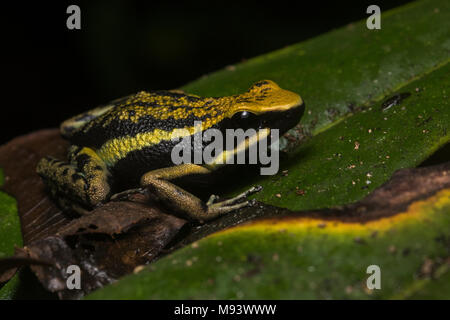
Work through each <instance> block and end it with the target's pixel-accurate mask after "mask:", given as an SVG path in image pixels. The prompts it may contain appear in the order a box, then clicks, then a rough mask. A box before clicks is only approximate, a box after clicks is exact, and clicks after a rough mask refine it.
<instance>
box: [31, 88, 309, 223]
mask: <svg viewBox="0 0 450 320" xmlns="http://www.w3.org/2000/svg"><path fill="white" fill-rule="evenodd" d="M303 112H304V104H303V101H302V99H301V97H300V96H299V95H298V94H296V93H293V92H290V91H287V90H283V89H281V88H280V87H279V86H278V85H277V84H276V83H274V82H273V81H270V80H263V81H259V82H257V83H255V84H254V85H253V86H251V88H250V89H249V90H248V91H246V92H245V93H243V94H239V95H234V96H226V97H218V98H205V97H198V96H195V95H190V94H185V93H181V92H178V91H151V92H144V91H142V92H139V93H137V94H134V95H130V96H128V97H125V98H121V99H118V100H115V101H113V102H111V103H109V104H108V105H105V106H102V107H99V108H96V109H93V110H90V111H88V112H85V113H82V114H80V115H77V116H75V117H73V118H71V119H68V120H66V121H65V122H63V123H62V124H61V128H60V129H61V133H62V135H63V137H65V138H66V139H68V140H69V141H70V143H71V147H70V149H69V151H68V162H64V161H60V160H57V159H54V158H51V157H45V158H43V159H41V161H40V162H39V163H38V166H37V173H38V174H39V175H40V176H41V177H42V179H43V181H44V183H45V184H46V185H47V187H48V189H49V190H50V191H51V193H52V195H53V197H54V198H55V199H56V200H57V201H58V203H59V204H60V205H61V206H62V207H63V209H71V210H74V211H76V212H78V213H80V214H84V213H86V212H89V210H92V209H93V208H95V207H96V206H98V205H101V204H102V203H105V202H106V201H108V200H110V199H111V197H112V196H113V195H116V194H117V193H119V194H121V193H122V192H125V193H126V192H127V191H125V190H127V188H128V189H131V188H138V187H141V188H149V190H151V191H152V193H153V194H154V195H155V196H156V197H157V198H159V199H160V200H162V201H163V202H164V203H166V204H168V205H169V206H170V207H172V208H174V209H176V210H177V211H178V212H180V213H184V214H185V215H187V216H189V217H191V218H193V219H197V220H208V219H211V218H214V217H217V216H218V215H221V214H224V213H228V212H230V211H232V210H235V209H238V208H241V207H243V206H246V205H247V204H248V202H247V201H244V202H241V203H238V201H239V200H241V199H244V198H245V197H247V196H248V195H249V194H250V193H252V192H255V191H257V190H258V188H256V187H255V188H252V189H250V190H249V191H247V192H245V193H243V194H240V195H238V196H237V197H235V198H233V199H229V200H225V201H221V202H215V200H216V196H211V198H210V199H209V201H207V202H206V203H205V202H203V201H201V200H200V199H199V198H197V197H196V196H194V195H193V194H191V193H189V192H187V191H186V190H184V189H182V188H180V187H179V186H177V185H175V184H174V183H173V180H174V179H178V178H186V179H190V178H191V177H196V178H198V177H207V176H209V175H211V174H212V173H213V172H215V171H216V170H217V169H219V168H221V167H223V166H224V165H226V163H221V162H220V161H217V162H213V163H208V164H194V163H184V164H179V165H175V164H174V163H173V161H172V158H171V153H172V149H173V148H174V146H175V145H176V143H177V142H176V141H175V140H174V137H175V138H177V137H178V138H184V137H185V136H186V134H190V135H193V134H194V133H195V132H197V131H198V129H197V131H196V128H195V127H194V122H196V121H201V128H200V130H201V131H205V130H208V129H211V128H213V129H218V130H220V131H222V132H224V131H225V130H226V129H228V128H238V127H240V125H241V124H242V127H245V128H248V127H252V128H254V129H256V130H257V129H266V131H270V130H271V129H279V130H280V134H283V133H284V132H286V131H287V130H289V129H290V128H292V127H293V126H295V125H296V124H297V123H298V122H299V120H300V118H301V117H302V115H303ZM253 143H258V138H257V136H256V138H255V137H251V138H249V139H247V140H246V142H245V143H244V144H242V145H241V146H236V147H235V148H233V149H231V150H224V151H223V154H222V155H219V156H218V157H217V159H219V158H220V159H223V158H224V157H229V156H232V155H233V154H234V153H236V152H240V151H242V149H243V148H244V149H246V148H249V146H250V145H251V144H253Z"/></svg>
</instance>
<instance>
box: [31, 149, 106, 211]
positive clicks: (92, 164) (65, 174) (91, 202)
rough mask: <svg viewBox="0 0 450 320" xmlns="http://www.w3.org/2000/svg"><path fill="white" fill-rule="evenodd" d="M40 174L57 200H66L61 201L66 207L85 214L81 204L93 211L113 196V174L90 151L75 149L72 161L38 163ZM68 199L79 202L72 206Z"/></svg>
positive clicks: (50, 158)
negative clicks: (111, 194) (111, 187)
mask: <svg viewBox="0 0 450 320" xmlns="http://www.w3.org/2000/svg"><path fill="white" fill-rule="evenodd" d="M36 171H37V173H38V174H39V175H40V176H41V177H42V179H43V180H44V183H45V184H46V185H47V186H48V187H49V189H50V191H51V192H52V194H53V195H54V196H55V197H57V198H59V197H62V198H64V199H60V200H61V201H59V202H60V203H61V204H64V207H65V208H67V207H70V208H71V209H73V210H74V211H77V212H79V213H85V212H82V210H81V209H80V206H79V204H81V205H83V206H85V207H88V208H93V207H95V206H96V205H98V204H100V203H102V202H104V201H106V200H107V199H108V197H109V196H110V183H109V182H110V181H109V180H110V173H109V171H108V169H107V167H106V165H105V163H104V162H103V161H102V159H100V157H99V156H98V155H97V154H96V153H95V151H94V150H92V149H90V148H86V147H84V148H80V147H76V146H72V147H71V148H70V150H69V162H64V161H60V160H57V159H54V158H52V157H45V158H43V159H41V161H40V162H39V163H38V165H37V169H36ZM68 200H70V201H72V202H75V203H74V204H73V205H71V206H69V205H68V204H69V203H70V202H69V201H68ZM76 203H78V204H76Z"/></svg>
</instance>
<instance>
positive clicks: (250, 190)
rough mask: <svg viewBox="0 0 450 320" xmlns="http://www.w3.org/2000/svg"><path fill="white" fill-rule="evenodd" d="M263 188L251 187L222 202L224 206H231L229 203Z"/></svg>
mask: <svg viewBox="0 0 450 320" xmlns="http://www.w3.org/2000/svg"><path fill="white" fill-rule="evenodd" d="M261 190H262V186H253V187H251V188H250V189H248V190H246V191H244V192H242V193H241V194H238V195H237V196H236V197H234V198H231V199H228V200H225V201H222V202H220V203H221V204H222V205H224V206H229V205H232V204H234V203H236V202H238V201H239V200H241V199H244V198H247V197H248V196H249V195H251V194H253V193H256V192H259V191H261ZM210 200H211V198H210ZM208 203H209V201H208ZM208 203H207V204H208Z"/></svg>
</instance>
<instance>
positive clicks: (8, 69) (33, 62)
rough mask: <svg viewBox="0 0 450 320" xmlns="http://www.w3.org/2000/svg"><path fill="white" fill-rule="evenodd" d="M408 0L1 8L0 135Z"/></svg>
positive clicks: (50, 123)
mask: <svg viewBox="0 0 450 320" xmlns="http://www.w3.org/2000/svg"><path fill="white" fill-rule="evenodd" d="M407 2H409V1H407V0H392V1H354V2H342V1H328V2H324V1H308V2H300V1H296V2H294V1H291V2H286V3H284V2H281V1H272V2H270V3H269V2H261V1H259V2H244V1H240V2H230V1H227V2H225V3H224V4H222V5H218V4H216V3H215V2H214V1H189V3H187V2H186V3H184V4H181V3H180V4H177V3H174V2H172V1H170V2H169V1H165V2H162V1H126V0H123V1H75V0H74V1H58V2H56V1H55V2H54V3H51V2H50V3H48V2H45V3H44V2H43V1H35V2H30V3H27V2H19V3H15V4H14V5H10V6H8V7H3V8H2V11H3V14H4V17H3V18H2V21H1V23H2V28H1V30H2V38H1V39H2V45H1V48H2V49H1V51H2V56H3V57H2V59H1V61H2V68H1V75H2V80H3V81H2V82H3V84H2V86H1V87H2V104H1V109H2V117H1V122H2V125H1V126H0V128H1V142H0V143H4V142H6V141H8V140H10V139H11V138H13V137H15V136H17V135H20V134H25V133H28V132H31V131H34V130H38V129H43V128H48V127H57V126H58V125H59V123H60V122H61V121H63V120H64V119H66V118H68V117H70V116H72V115H75V114H76V113H79V112H82V111H84V110H86V109H89V108H92V107H95V106H97V105H99V104H102V103H106V102H108V101H110V100H112V99H115V98H118V97H121V96H124V95H128V94H130V93H134V92H137V91H139V90H152V89H173V88H176V87H179V86H181V85H183V84H185V83H187V82H189V81H192V80H195V79H196V78H198V77H200V76H202V75H203V74H205V73H209V72H213V71H215V70H217V69H220V68H223V67H225V66H227V65H230V64H235V63H238V62H241V61H243V60H245V59H248V58H251V57H254V56H256V55H260V54H263V53H266V52H270V51H273V50H275V49H279V48H282V47H285V46H288V45H290V44H294V43H296V42H299V41H302V40H305V39H308V38H311V37H314V36H316V35H319V34H321V33H324V32H327V31H329V30H331V29H334V28H337V27H340V26H343V25H345V24H347V23H349V22H352V21H357V20H360V19H364V18H366V17H368V15H367V14H366V9H367V6H368V5H370V4H377V5H379V6H380V7H381V10H382V12H383V11H384V10H388V9H390V8H393V7H396V6H399V5H402V4H404V3H407ZM70 4H77V5H79V6H80V8H81V30H68V29H67V28H66V19H67V17H68V16H69V15H68V14H66V9H67V7H68V6H69V5H70Z"/></svg>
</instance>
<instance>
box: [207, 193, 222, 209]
mask: <svg viewBox="0 0 450 320" xmlns="http://www.w3.org/2000/svg"><path fill="white" fill-rule="evenodd" d="M217 199H219V196H217V195H215V194H212V195H211V196H210V197H209V199H208V201H207V202H206V205H207V206H210V205H212V204H213V203H214V202H215V201H216V200H217Z"/></svg>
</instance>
